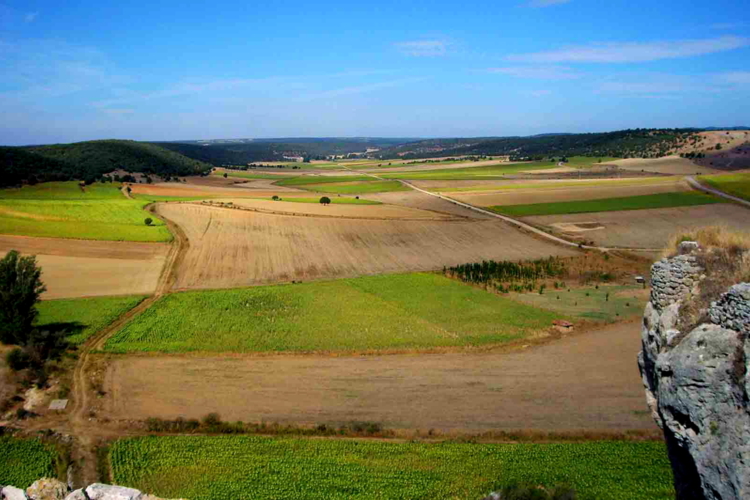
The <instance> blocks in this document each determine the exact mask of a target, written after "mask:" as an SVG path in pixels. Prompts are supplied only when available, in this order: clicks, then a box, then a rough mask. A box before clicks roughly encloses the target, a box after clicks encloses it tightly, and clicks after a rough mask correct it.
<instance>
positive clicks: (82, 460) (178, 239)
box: [69, 190, 189, 486]
mask: <svg viewBox="0 0 750 500" xmlns="http://www.w3.org/2000/svg"><path fill="white" fill-rule="evenodd" d="M123 194H125V195H126V196H128V195H129V193H128V194H126V193H125V191H124V190H123ZM144 209H146V210H149V211H151V212H156V213H158V206H157V205H147V206H146V207H144ZM159 216H160V217H162V219H163V220H164V221H165V222H166V224H167V226H168V227H169V229H170V230H171V232H172V234H173V235H174V237H175V238H174V241H173V242H172V245H171V248H170V250H169V253H168V254H167V257H166V259H165V262H164V267H163V269H162V272H161V275H160V277H159V281H158V283H157V286H156V290H155V292H154V294H153V295H151V296H150V297H148V298H146V299H145V300H144V301H143V302H141V303H140V304H138V305H137V306H136V307H135V308H133V309H131V310H130V311H128V312H127V313H125V314H123V315H122V316H120V317H119V318H117V320H115V321H114V322H113V323H111V324H110V325H109V326H107V327H106V328H104V329H103V330H101V331H100V332H98V333H97V334H96V335H94V336H93V337H91V338H90V339H89V340H88V341H87V342H86V343H85V344H84V345H83V346H82V347H81V350H80V354H79V357H78V362H77V363H76V366H75V368H74V370H73V387H72V390H71V393H72V399H73V408H72V409H71V413H70V418H69V424H70V430H71V432H72V434H73V435H74V436H75V437H76V441H75V443H76V444H75V447H74V449H73V452H72V458H73V460H74V461H75V462H76V463H77V464H78V468H79V470H78V475H77V485H78V486H86V485H88V484H91V483H94V482H96V481H97V480H98V479H99V478H98V477H97V475H98V474H97V454H96V439H97V438H98V437H99V436H98V433H97V429H96V424H94V423H92V422H91V419H90V418H89V417H88V416H87V414H86V412H87V410H88V408H89V398H90V397H91V391H90V390H89V383H88V379H87V372H88V370H89V368H90V366H91V353H92V352H93V351H96V350H99V349H101V348H102V347H103V346H104V344H105V342H106V341H107V339H109V337H111V336H112V335H113V334H114V333H115V332H117V331H118V330H119V329H121V328H122V327H124V326H125V325H126V324H128V323H129V322H130V321H132V320H133V319H134V318H135V317H136V316H138V315H139V314H141V313H142V312H143V311H145V310H146V309H148V308H149V307H151V306H152V305H153V304H154V302H156V301H157V300H158V299H159V298H161V297H162V296H163V295H165V294H166V293H168V292H169V291H170V290H171V288H172V285H173V284H174V282H175V278H176V275H175V269H176V267H177V265H178V264H179V263H180V262H181V260H182V258H183V257H184V255H185V251H186V250H187V248H188V246H189V242H188V239H187V237H186V236H185V233H184V232H183V231H182V229H181V228H180V227H179V226H177V225H176V224H174V223H173V222H171V221H170V220H168V219H166V218H165V217H164V216H163V215H161V214H159Z"/></svg>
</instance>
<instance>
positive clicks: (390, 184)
mask: <svg viewBox="0 0 750 500" xmlns="http://www.w3.org/2000/svg"><path fill="white" fill-rule="evenodd" d="M297 187H298V188H300V189H304V190H306V191H315V192H318V193H332V194H368V193H388V192H392V191H409V189H410V188H409V187H407V186H404V185H403V184H401V183H400V182H398V181H377V180H374V181H372V182H340V183H334V184H308V185H301V186H297Z"/></svg>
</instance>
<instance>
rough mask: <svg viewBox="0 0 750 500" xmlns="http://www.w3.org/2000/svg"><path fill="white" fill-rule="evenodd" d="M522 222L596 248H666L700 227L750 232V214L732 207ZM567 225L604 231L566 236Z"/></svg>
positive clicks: (608, 214) (546, 218)
mask: <svg viewBox="0 0 750 500" xmlns="http://www.w3.org/2000/svg"><path fill="white" fill-rule="evenodd" d="M523 220H524V221H525V222H529V223H531V224H534V225H536V226H540V227H543V228H544V229H546V230H550V231H552V232H557V233H558V234H562V235H563V236H567V237H570V238H571V239H575V238H576V237H578V238H583V239H585V240H586V241H594V243H595V244H596V245H603V246H611V247H622V248H663V247H664V246H666V244H667V242H668V241H669V239H670V238H671V237H672V236H673V235H674V234H675V233H678V232H680V231H684V230H686V229H689V228H695V227H700V226H715V225H725V226H727V227H729V228H730V229H733V230H737V231H744V232H747V231H748V230H750V210H748V209H747V208H743V207H741V206H738V205H733V204H730V203H720V204H715V205H701V206H695V207H678V208H660V209H652V210H628V211H623V212H599V213H589V214H569V215H542V216H536V217H524V218H523ZM566 224H579V225H580V224H583V225H584V227H600V226H601V229H595V230H590V231H585V232H583V233H580V232H577V231H573V232H570V233H566V232H565V231H564V230H562V228H564V226H565V225H566Z"/></svg>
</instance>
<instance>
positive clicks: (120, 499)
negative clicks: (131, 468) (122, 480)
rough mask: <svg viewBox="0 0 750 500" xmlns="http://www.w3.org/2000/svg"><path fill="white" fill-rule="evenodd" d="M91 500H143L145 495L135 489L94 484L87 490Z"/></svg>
mask: <svg viewBox="0 0 750 500" xmlns="http://www.w3.org/2000/svg"><path fill="white" fill-rule="evenodd" d="M86 496H88V498H89V500H141V497H143V493H141V492H140V491H139V490H136V489H134V488H126V487H124V486H110V485H108V484H102V483H94V484H92V485H89V486H88V487H87V488H86Z"/></svg>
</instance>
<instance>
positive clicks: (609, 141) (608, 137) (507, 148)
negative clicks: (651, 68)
mask: <svg viewBox="0 0 750 500" xmlns="http://www.w3.org/2000/svg"><path fill="white" fill-rule="evenodd" d="M697 132H698V130H695V129H633V130H620V131H617V132H603V133H591V134H543V135H537V136H533V137H501V138H476V139H463V140H462V141H461V143H459V144H457V143H456V140H455V139H433V140H429V141H420V142H415V143H411V144H406V145H401V146H398V147H395V148H389V149H385V150H383V151H381V152H380V153H379V155H380V156H381V157H382V158H383V159H387V158H397V157H400V158H417V157H421V158H424V157H431V156H432V157H438V156H459V155H511V156H516V157H534V156H578V155H580V156H616V157H620V158H629V157H639V158H651V157H653V158H656V157H660V156H666V155H669V154H672V153H674V152H676V151H678V150H679V149H680V148H684V147H685V146H688V145H690V143H691V141H695V140H696V134H697Z"/></svg>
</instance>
